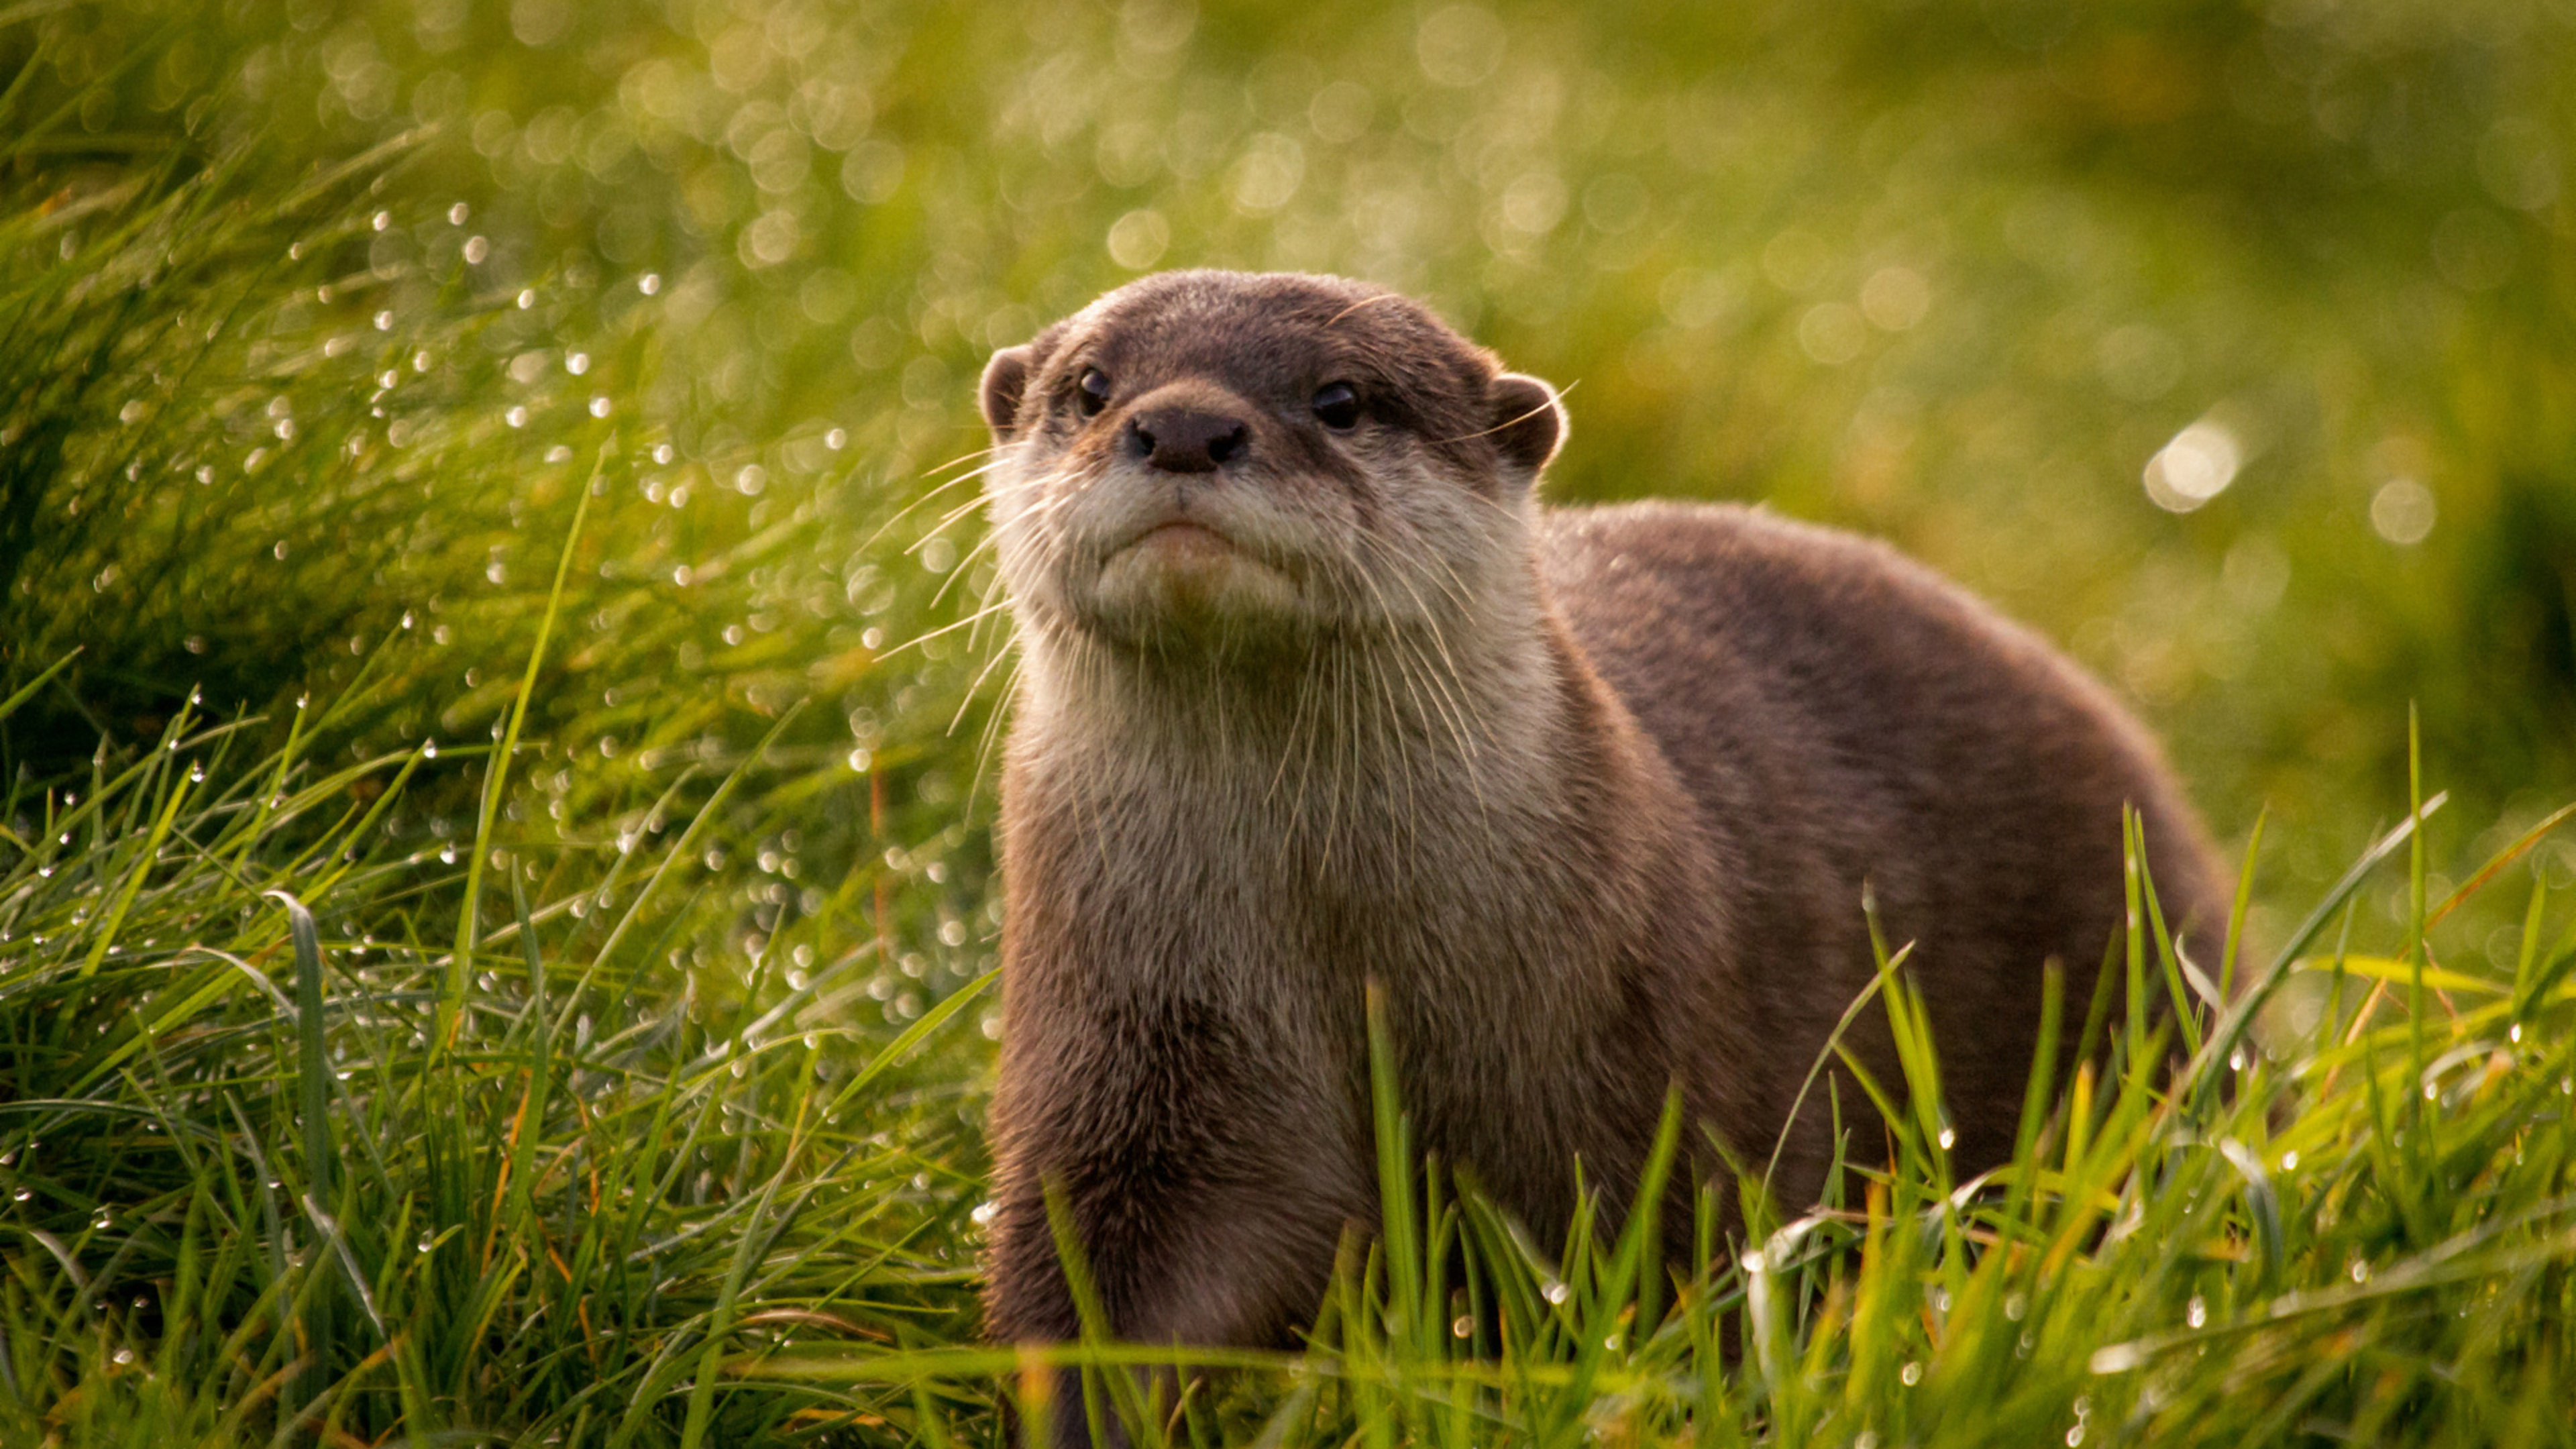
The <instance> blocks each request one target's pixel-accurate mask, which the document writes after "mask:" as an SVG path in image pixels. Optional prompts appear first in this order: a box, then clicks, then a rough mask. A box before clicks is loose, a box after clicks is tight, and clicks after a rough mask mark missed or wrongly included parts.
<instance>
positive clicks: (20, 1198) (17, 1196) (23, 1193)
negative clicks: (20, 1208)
mask: <svg viewBox="0 0 2576 1449" xmlns="http://www.w3.org/2000/svg"><path fill="white" fill-rule="evenodd" d="M35 1195H36V1194H35V1193H34V1192H32V1191H30V1190H28V1189H26V1188H23V1187H22V1188H20V1189H18V1190H17V1191H16V1192H13V1193H11V1194H9V1200H10V1201H11V1202H25V1201H26V1200H27V1199H29V1198H31V1197H34V1196H35Z"/></svg>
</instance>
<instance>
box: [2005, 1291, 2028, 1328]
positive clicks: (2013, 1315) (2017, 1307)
mask: <svg viewBox="0 0 2576 1449" xmlns="http://www.w3.org/2000/svg"><path fill="white" fill-rule="evenodd" d="M2029 1311H2030V1299H2029V1298H2027V1297H2025V1296H2024V1295H2022V1294H2019V1293H2008V1294H2006V1295H2004V1317H2005V1318H2006V1319H2007V1320H2008V1321H2010V1322H2013V1323H2019V1322H2021V1316H2022V1315H2023V1314H2025V1313H2028V1312H2029Z"/></svg>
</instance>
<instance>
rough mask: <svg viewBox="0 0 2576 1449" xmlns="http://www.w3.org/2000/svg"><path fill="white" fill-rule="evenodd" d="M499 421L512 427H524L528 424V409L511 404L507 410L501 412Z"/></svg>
mask: <svg viewBox="0 0 2576 1449" xmlns="http://www.w3.org/2000/svg"><path fill="white" fill-rule="evenodd" d="M501 421H503V422H505V423H508V424H509V425H510V426H511V427H514V428H524V427H526V426H527V425H528V410H527V409H526V408H523V407H516V406H513V407H512V408H511V409H510V410H509V411H508V412H506V413H503V414H501Z"/></svg>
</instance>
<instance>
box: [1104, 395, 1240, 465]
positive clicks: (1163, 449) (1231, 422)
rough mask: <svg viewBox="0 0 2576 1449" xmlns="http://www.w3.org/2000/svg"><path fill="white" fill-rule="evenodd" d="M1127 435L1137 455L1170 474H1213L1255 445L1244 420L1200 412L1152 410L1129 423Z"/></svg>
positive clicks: (1179, 409)
mask: <svg viewBox="0 0 2576 1449" xmlns="http://www.w3.org/2000/svg"><path fill="white" fill-rule="evenodd" d="M1127 432H1128V435H1129V436H1130V437H1131V438H1132V439H1134V442H1135V448H1136V452H1137V455H1138V456H1140V457H1142V458H1143V459H1144V460H1145V461H1146V462H1147V463H1150V464H1152V465H1153V466H1154V467H1157V468H1160V469H1162V470H1163V471H1164V472H1167V473H1213V472H1215V471H1216V469H1217V467H1218V465H1220V464H1223V463H1226V462H1229V461H1231V460H1233V459H1236V458H1240V457H1242V456H1243V454H1244V452H1245V450H1246V449H1248V448H1250V447H1251V445H1252V429H1251V428H1250V427H1248V426H1246V425H1245V423H1244V421H1243V419H1241V418H1238V417H1230V416H1228V415H1226V414H1224V413H1216V412H1208V411H1206V410H1204V409H1200V408H1186V407H1167V408H1150V409H1147V410H1146V411H1144V412H1141V413H1138V414H1137V415H1136V416H1135V417H1134V418H1132V419H1130V420H1129V421H1128V424H1127Z"/></svg>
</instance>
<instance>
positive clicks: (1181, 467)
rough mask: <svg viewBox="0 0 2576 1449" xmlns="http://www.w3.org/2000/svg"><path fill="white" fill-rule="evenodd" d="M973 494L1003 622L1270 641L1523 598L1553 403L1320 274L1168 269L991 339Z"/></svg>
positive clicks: (1385, 297)
mask: <svg viewBox="0 0 2576 1449" xmlns="http://www.w3.org/2000/svg"><path fill="white" fill-rule="evenodd" d="M983 408H984V418H985V421H987V422H988V423H990V424H991V425H992V429H993V440H994V443H995V445H996V446H997V448H998V449H999V451H1000V453H1001V459H1000V461H999V462H998V464H997V465H996V466H995V467H994V468H993V470H992V471H991V473H990V474H988V475H987V476H988V482H987V486H986V492H987V495H988V497H989V499H990V503H991V509H992V516H993V524H994V527H995V529H996V530H997V532H998V535H999V537H998V543H999V546H1000V556H1001V560H1002V569H1003V573H1004V578H1005V580H1006V582H1007V583H1008V585H1009V587H1010V590H1011V594H1012V598H1013V601H1014V606H1015V607H1016V608H1017V609H1018V610H1019V611H1020V613H1021V615H1022V623H1023V626H1024V627H1031V626H1034V627H1035V628H1036V630H1037V631H1038V632H1040V633H1041V634H1044V633H1052V632H1054V631H1056V630H1059V629H1062V630H1071V631H1077V632H1079V633H1080V634H1083V635H1087V636H1090V637H1091V638H1094V639H1097V640H1099V641H1102V642H1104V643H1107V644H1110V645H1112V646H1116V647H1123V648H1127V649H1139V650H1150V651H1152V652H1155V653H1158V654H1170V653H1173V652H1181V653H1186V654H1195V655H1210V656H1219V655H1238V654H1247V653H1250V654H1260V655H1275V654H1276V653H1277V652H1278V651H1279V650H1281V649H1283V648H1285V649H1289V650H1295V649H1298V648H1313V647H1316V646H1317V645H1320V644H1325V643H1327V642H1329V641H1332V640H1334V639H1364V638H1366V637H1368V636H1372V635H1383V634H1391V633H1401V632H1404V631H1408V630H1435V631H1436V630H1440V629H1441V628H1442V626H1443V624H1444V621H1445V620H1446V619H1447V618H1449V617H1453V616H1454V615H1456V614H1457V613H1458V612H1460V611H1461V610H1464V609H1469V608H1473V607H1477V605H1476V603H1475V601H1476V600H1478V599H1481V598H1483V597H1484V596H1485V594H1486V593H1487V591H1490V590H1502V591H1505V592H1507V593H1508V592H1511V591H1514V590H1519V591H1523V592H1526V591H1527V590H1528V589H1529V588H1531V587H1533V585H1532V584H1531V583H1530V582H1529V573H1530V570H1529V566H1528V547H1529V545H1528V526H1529V509H1528V499H1529V493H1530V489H1531V486H1532V484H1533V483H1534V482H1535V481H1536V479H1537V477H1538V473H1539V470H1540V469H1541V468H1542V467H1544V466H1545V465H1546V463H1547V461H1548V459H1549V458H1550V457H1552V456H1553V455H1554V454H1555V452H1556V448H1557V445H1558V443H1559V442H1560V441H1561V440H1562V439H1563V437H1564V434H1565V420H1564V414H1563V412H1562V411H1561V410H1560V409H1559V407H1558V405H1557V401H1556V395H1555V393H1554V391H1553V390H1551V389H1550V388H1549V387H1548V385H1547V384H1545V383H1543V382H1540V381H1538V380H1537V379H1535V378H1530V377H1523V376H1519V375H1517V374H1514V373H1508V372H1505V371H1503V370H1502V368H1501V367H1500V366H1499V365H1498V364H1497V363H1496V361H1495V360H1494V358H1493V356H1492V354H1490V353H1488V352H1486V351H1485V350H1483V349H1482V348H1479V347H1476V346H1474V345H1473V344H1471V343H1469V342H1467V341H1465V340H1464V339H1462V338H1461V337H1459V336H1458V334H1457V333H1455V332H1453V331H1451V330H1450V329H1449V328H1448V327H1447V326H1445V325H1443V324H1442V323H1441V321H1440V320H1439V319H1438V318H1436V317H1434V316H1433V315H1432V314H1431V313H1430V312H1429V311H1428V310H1426V309H1425V308H1423V307H1422V306H1420V305H1419V304H1417V303H1414V302H1412V301H1410V300H1408V299H1406V298H1404V297H1401V296H1398V295H1396V294H1395V293H1392V292H1387V291H1384V290H1381V289H1379V288H1376V287H1371V286H1367V285H1365V284H1362V283H1358V282H1350V281H1345V280H1342V279H1340V278H1337V277H1317V276H1299V275H1291V274H1274V275H1253V274H1245V273H1238V272H1214V271H1193V272H1167V273H1163V274H1161V275H1157V276H1151V277H1146V278H1144V279H1142V280H1140V281H1137V282H1134V283H1131V284H1130V285H1128V286H1126V287H1122V288H1120V289H1119V290H1117V291H1115V292H1112V293H1110V294H1109V295H1107V296H1105V297H1103V298H1101V299H1100V300H1099V301H1097V302H1094V303H1093V304H1092V305H1091V306H1089V307H1087V308H1085V309H1084V310H1083V311H1081V312H1080V313H1077V314H1076V315H1074V316H1073V317H1070V318H1068V319H1066V320H1065V321H1063V322H1059V323H1057V324H1056V325H1054V326H1052V327H1049V328H1048V329H1046V330H1045V331H1044V332H1042V333H1040V334H1039V335H1038V337H1037V338H1036V340H1034V341H1032V342H1029V343H1027V344H1025V345H1023V346H1019V347H1010V348H1005V349H1003V350H1002V351H1000V352H997V353H995V354H994V355H993V360H992V362H991V363H990V365H988V366H987V367H986V368H985V369H984V382H983Z"/></svg>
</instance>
